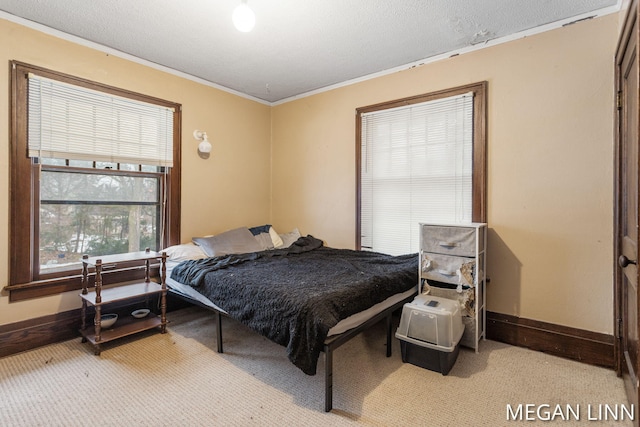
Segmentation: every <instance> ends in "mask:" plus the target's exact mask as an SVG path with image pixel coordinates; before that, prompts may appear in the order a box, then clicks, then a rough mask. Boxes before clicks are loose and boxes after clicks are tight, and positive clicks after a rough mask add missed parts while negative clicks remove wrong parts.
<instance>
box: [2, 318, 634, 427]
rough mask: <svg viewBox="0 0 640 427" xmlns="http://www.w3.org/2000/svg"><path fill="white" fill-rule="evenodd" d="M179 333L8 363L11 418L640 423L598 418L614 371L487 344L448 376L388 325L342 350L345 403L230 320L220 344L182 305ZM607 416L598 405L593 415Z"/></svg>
mask: <svg viewBox="0 0 640 427" xmlns="http://www.w3.org/2000/svg"><path fill="white" fill-rule="evenodd" d="M169 320H170V322H171V323H170V325H169V328H168V332H167V334H164V335H163V334H159V333H156V332H149V333H143V334H139V335H137V336H136V337H135V338H133V337H130V338H125V339H122V340H120V341H116V342H115V343H112V344H108V345H105V346H104V348H103V351H102V354H101V355H100V356H94V355H93V351H92V348H91V346H90V345H89V344H82V343H81V342H80V339H79V338H78V339H74V340H71V341H67V342H63V343H58V344H55V345H50V346H47V347H43V348H40V349H36V350H32V351H29V352H25V353H22V354H18V355H14V356H10V357H5V358H2V359H0V425H1V426H86V425H100V426H178V425H180V426H251V425H260V426H285V425H286V426H293V425H295V426H347V425H367V426H410V425H413V426H492V427H493V426H502V425H504V426H508V425H514V424H518V423H526V424H527V425H538V424H539V425H545V426H548V425H555V424H557V425H563V426H565V425H584V424H587V425H616V426H618V425H619V426H626V425H631V423H630V422H629V421H628V420H627V421H624V422H622V421H619V422H614V423H612V421H611V420H609V422H604V421H603V422H598V421H593V420H591V421H589V420H588V419H587V418H588V417H589V416H590V415H589V414H588V413H587V405H589V404H591V405H592V407H594V408H597V407H599V405H609V406H610V407H615V405H627V401H626V398H625V393H624V387H623V384H622V380H621V379H619V378H617V377H616V375H615V373H614V372H613V371H611V370H607V369H603V368H597V367H593V366H589V365H585V364H581V363H578V362H573V361H569V360H564V359H561V358H557V357H553V356H549V355H545V354H542V353H538V352H534V351H530V350H526V349H522V348H518V347H512V346H509V345H506V344H502V343H498V342H494V341H484V342H482V343H481V346H480V353H478V354H476V353H475V352H473V351H472V350H469V349H466V348H462V349H461V351H460V355H459V357H458V360H457V362H456V364H455V366H454V367H453V369H452V370H451V372H450V373H449V375H447V376H443V375H441V374H439V373H436V372H432V371H429V370H426V369H422V368H420V367H417V366H414V365H411V364H404V363H402V359H401V355H400V345H399V341H398V340H396V339H394V342H393V351H394V354H393V356H392V357H391V358H386V357H385V348H384V342H385V337H384V331H383V330H384V328H383V325H382V324H380V325H378V327H374V328H372V329H371V330H369V331H367V332H365V333H363V334H361V335H360V336H358V337H357V338H355V339H353V340H351V341H350V342H348V343H347V344H345V345H344V346H342V347H340V348H339V349H338V350H336V352H335V353H334V400H333V402H334V410H333V411H332V412H330V413H325V412H324V411H323V407H324V368H323V360H324V356H323V355H321V359H320V363H319V369H318V374H317V375H315V376H307V375H305V374H303V373H302V372H301V371H300V370H299V369H297V368H296V367H295V366H294V365H293V364H291V363H290V362H289V361H288V360H287V358H286V355H285V351H284V348H283V347H280V346H278V345H276V344H273V343H271V342H270V341H268V340H266V339H264V338H262V337H260V336H259V335H257V334H255V333H253V332H251V331H249V330H247V329H246V328H245V327H243V326H242V325H240V324H238V323H236V322H234V321H232V320H230V319H224V321H223V331H224V345H225V353H224V354H218V353H216V351H215V348H216V346H215V338H214V331H215V330H214V320H213V317H212V315H211V314H210V313H209V312H207V311H203V310H200V309H197V308H187V309H182V310H179V311H177V312H173V313H170V315H169ZM508 404H510V405H511V406H512V408H516V407H517V405H519V404H523V405H524V404H536V405H543V404H548V405H551V409H553V408H555V406H556V405H562V407H563V408H564V407H566V405H570V406H571V407H572V408H577V407H578V406H579V407H580V415H581V419H580V420H575V419H573V418H572V420H571V421H563V420H562V419H561V418H558V417H556V419H555V421H554V422H544V421H536V422H531V421H529V422H527V421H508V420H507V405H508ZM594 414H595V416H596V417H597V412H592V414H591V417H592V418H593V417H594Z"/></svg>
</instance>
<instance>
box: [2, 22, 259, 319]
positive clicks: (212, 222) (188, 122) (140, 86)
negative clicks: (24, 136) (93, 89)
mask: <svg viewBox="0 0 640 427" xmlns="http://www.w3.org/2000/svg"><path fill="white" fill-rule="evenodd" d="M0 40H1V42H0V63H2V64H5V65H4V66H0V81H1V82H3V84H1V85H0V99H2V102H0V129H4V130H5V131H4V132H0V149H1V150H2V152H3V153H4V154H3V155H0V206H4V208H2V209H0V224H3V226H0V288H3V287H4V286H5V285H6V284H7V283H8V277H9V272H8V260H9V256H10V253H11V248H9V241H8V224H9V210H8V205H9V164H8V157H9V156H8V154H9V122H8V120H9V119H8V118H9V99H10V95H9V81H10V76H9V61H10V60H12V59H13V60H18V61H22V62H26V63H30V64H33V65H38V66H42V67H46V68H49V69H53V70H57V71H61V72H64V73H68V74H72V75H75V76H79V77H83V78H87V79H90V80H94V81H98V82H101V83H105V84H109V85H112V86H117V87H120V88H124V89H129V90H132V91H135V92H139V93H143V94H147V95H151V96H154V97H158V98H162V99H167V100H169V101H173V102H178V103H180V104H182V107H183V109H182V171H183V172H182V222H181V226H182V241H183V242H185V241H189V240H190V239H191V237H192V236H195V235H203V234H212V233H215V232H219V231H223V230H226V229H229V228H232V227H235V226H242V225H256V224H259V223H262V222H263V221H265V220H266V219H268V218H269V213H270V212H269V209H270V188H271V184H270V156H271V152H270V126H271V123H270V107H269V106H268V105H264V104H261V103H257V102H254V101H251V100H247V99H245V98H241V97H238V96H235V95H232V94H229V93H227V92H223V91H220V90H218V89H215V88H212V87H209V86H204V85H201V84H198V83H194V82H193V81H190V80H186V79H183V78H180V77H176V76H174V75H170V74H167V73H164V72H161V71H158V70H155V69H152V68H149V67H145V66H142V65H140V64H136V63H133V62H130V61H126V60H123V59H120V58H117V57H115V56H111V55H107V54H105V53H103V52H99V51H97V50H93V49H89V48H86V47H83V46H80V45H77V44H74V43H70V42H68V41H64V40H62V39H58V38H56V37H52V36H49V35H46V34H43V33H40V32H38V31H34V30H31V29H28V28H26V27H23V26H20V25H17V24H15V23H12V22H8V21H5V20H0ZM194 129H199V130H203V131H206V132H207V133H208V135H209V138H210V141H211V142H212V143H213V152H212V156H211V158H209V159H207V160H203V159H201V158H200V157H199V156H198V154H197V144H198V143H197V141H196V140H195V139H194V138H193V131H194ZM79 306H80V302H79V298H78V296H77V292H69V293H65V294H63V295H60V296H55V297H46V298H38V299H35V300H30V301H25V302H18V303H11V304H10V303H9V302H8V297H7V295H6V293H4V292H3V293H2V294H1V295H0V325H2V324H8V323H13V322H18V321H21V320H25V319H28V318H35V317H39V316H44V315H47V314H52V313H56V312H61V311H66V310H71V309H74V308H77V307H79Z"/></svg>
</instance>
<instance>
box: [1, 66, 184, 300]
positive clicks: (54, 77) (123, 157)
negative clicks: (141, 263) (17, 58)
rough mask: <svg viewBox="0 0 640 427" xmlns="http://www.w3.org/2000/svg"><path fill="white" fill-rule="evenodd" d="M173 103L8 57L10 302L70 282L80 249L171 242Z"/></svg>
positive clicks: (175, 196)
mask: <svg viewBox="0 0 640 427" xmlns="http://www.w3.org/2000/svg"><path fill="white" fill-rule="evenodd" d="M180 109H181V108H180V105H179V104H175V103H171V102H168V101H164V100H159V99H156V98H151V97H147V96H144V95H140V94H137V93H133V92H129V91H125V90H121V89H117V88H113V87H109V86H105V85H101V84H98V83H95V82H90V81H87V80H83V79H79V78H75V77H72V76H68V75H65V74H61V73H57V72H54V71H51V70H46V69H43V68H39V67H35V66H31V65H28V64H23V63H19V62H13V63H12V120H11V124H12V130H11V200H10V203H11V209H10V212H11V218H10V224H11V232H10V242H11V243H10V244H11V248H12V251H10V252H12V258H11V260H10V268H11V270H10V284H9V286H7V289H8V290H9V293H10V300H11V301H17V300H21V299H26V298H32V297H37V296H42V295H48V294H52V293H58V292H63V291H68V290H73V289H79V288H80V258H81V256H82V254H89V255H92V256H99V255H107V254H115V253H126V252H135V251H139V250H144V248H146V247H149V248H151V249H152V250H160V249H162V248H163V247H166V246H169V245H172V244H176V243H178V242H179V239H180V236H179V231H180V230H179V224H180V209H179V207H180V199H179V188H180V157H179V153H180V138H179V129H180ZM111 274H114V276H115V278H116V280H118V279H119V280H129V279H133V278H136V277H138V275H140V274H142V272H141V271H139V270H138V269H129V268H128V266H127V265H126V264H124V265H119V266H117V268H116V269H114V271H113V272H112V273H111Z"/></svg>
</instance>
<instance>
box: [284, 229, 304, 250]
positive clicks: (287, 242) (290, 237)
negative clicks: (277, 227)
mask: <svg viewBox="0 0 640 427" xmlns="http://www.w3.org/2000/svg"><path fill="white" fill-rule="evenodd" d="M300 237H301V236H300V231H298V229H297V228H294V229H293V230H291V231H290V232H288V233H284V234H280V238H281V239H282V246H280V249H282V248H288V247H289V246H291V245H293V242H295V241H296V240H298V239H299V238H300Z"/></svg>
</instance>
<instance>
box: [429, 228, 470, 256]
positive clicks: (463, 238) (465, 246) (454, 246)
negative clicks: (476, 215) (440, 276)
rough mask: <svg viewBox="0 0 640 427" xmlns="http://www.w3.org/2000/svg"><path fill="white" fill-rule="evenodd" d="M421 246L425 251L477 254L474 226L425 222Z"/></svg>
mask: <svg viewBox="0 0 640 427" xmlns="http://www.w3.org/2000/svg"><path fill="white" fill-rule="evenodd" d="M421 230H422V231H421V234H420V248H421V249H422V250H424V251H425V252H433V253H437V254H447V255H456V256H466V257H473V256H475V254H476V230H475V229H474V228H471V227H469V228H464V227H447V226H439V225H427V224H423V226H422V227H421Z"/></svg>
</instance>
